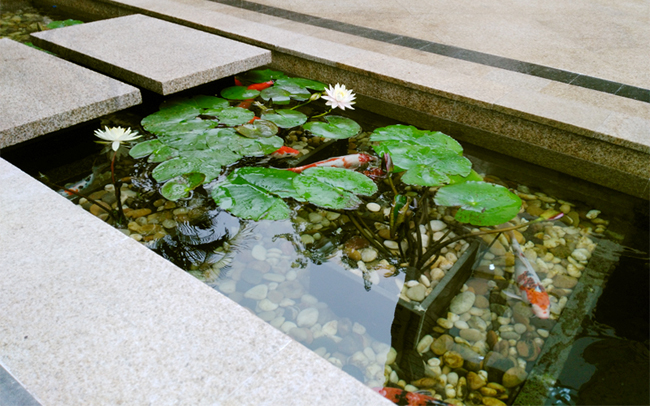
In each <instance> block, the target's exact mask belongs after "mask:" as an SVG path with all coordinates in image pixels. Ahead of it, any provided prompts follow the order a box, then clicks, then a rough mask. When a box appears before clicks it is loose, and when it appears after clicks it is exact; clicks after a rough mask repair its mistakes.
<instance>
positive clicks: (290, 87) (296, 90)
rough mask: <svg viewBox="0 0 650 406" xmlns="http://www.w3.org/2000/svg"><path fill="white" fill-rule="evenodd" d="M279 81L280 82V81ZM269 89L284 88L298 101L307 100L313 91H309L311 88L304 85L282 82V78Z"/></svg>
mask: <svg viewBox="0 0 650 406" xmlns="http://www.w3.org/2000/svg"><path fill="white" fill-rule="evenodd" d="M278 82H280V83H278ZM269 89H281V90H284V91H286V92H287V93H288V94H289V96H290V97H291V98H292V99H294V100H298V101H305V100H307V99H309V98H310V97H311V93H310V92H309V90H307V89H305V88H304V87H301V86H298V85H296V84H295V83H292V82H289V81H285V82H282V80H278V81H277V82H276V84H275V85H273V87H270V88H268V89H266V90H269ZM262 93H264V92H262ZM274 102H275V100H274Z"/></svg>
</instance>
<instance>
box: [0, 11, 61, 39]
mask: <svg viewBox="0 0 650 406" xmlns="http://www.w3.org/2000/svg"><path fill="white" fill-rule="evenodd" d="M51 22H52V19H51V18H50V17H47V16H44V15H42V14H40V13H39V11H38V10H36V9H35V8H33V7H25V8H22V9H18V10H15V11H5V12H3V13H2V15H0V38H9V39H13V40H14V41H18V42H22V43H25V42H29V34H31V33H32V32H37V31H43V30H45V29H46V26H47V24H49V23H51Z"/></svg>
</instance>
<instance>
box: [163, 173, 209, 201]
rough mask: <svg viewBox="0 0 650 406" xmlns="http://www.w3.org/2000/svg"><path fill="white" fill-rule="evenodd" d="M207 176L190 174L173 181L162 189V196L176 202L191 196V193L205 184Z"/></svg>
mask: <svg viewBox="0 0 650 406" xmlns="http://www.w3.org/2000/svg"><path fill="white" fill-rule="evenodd" d="M204 179H205V175H204V174H202V173H188V174H185V175H183V176H179V177H177V178H174V179H171V180H170V181H169V182H167V183H165V184H164V185H163V187H162V188H160V194H161V195H163V196H164V197H165V198H166V199H167V200H171V201H175V200H178V199H182V198H184V197H187V196H189V194H190V191H192V190H193V189H195V188H196V187H198V186H200V185H201V184H203V180H204Z"/></svg>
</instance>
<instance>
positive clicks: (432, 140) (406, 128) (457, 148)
mask: <svg viewBox="0 0 650 406" xmlns="http://www.w3.org/2000/svg"><path fill="white" fill-rule="evenodd" d="M370 141H396V142H407V143H409V144H412V145H420V146H428V147H431V148H433V149H437V148H444V149H450V150H452V151H454V152H456V153H459V154H460V153H462V152H463V147H462V146H461V145H460V144H459V143H458V141H456V140H455V139H453V138H451V137H450V136H448V135H446V134H443V133H441V132H439V131H437V132H430V131H424V130H419V129H417V128H415V127H413V126H412V125H402V124H396V125H389V126H387V127H381V128H377V129H376V130H375V131H373V133H372V135H371V136H370Z"/></svg>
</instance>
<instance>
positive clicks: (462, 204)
mask: <svg viewBox="0 0 650 406" xmlns="http://www.w3.org/2000/svg"><path fill="white" fill-rule="evenodd" d="M435 202H436V204H437V205H439V206H458V207H459V209H458V211H457V212H456V215H455V216H454V218H455V219H456V220H458V221H460V222H462V223H470V224H473V225H477V226H495V225H498V224H502V223H505V222H506V221H509V220H512V219H513V218H514V217H515V216H516V215H517V213H519V209H520V208H521V199H520V198H519V196H517V195H516V194H514V193H512V192H511V191H509V190H508V189H507V188H505V187H503V186H500V185H495V184H492V183H486V182H474V181H470V182H465V183H459V184H456V185H449V186H444V187H442V188H440V189H439V190H438V192H437V193H436V196H435Z"/></svg>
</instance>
